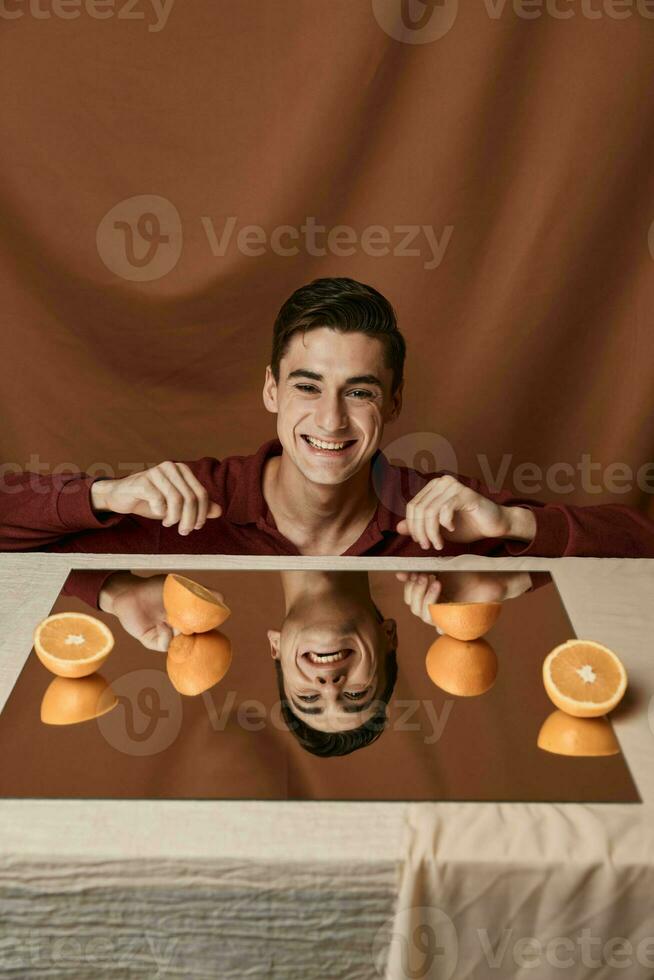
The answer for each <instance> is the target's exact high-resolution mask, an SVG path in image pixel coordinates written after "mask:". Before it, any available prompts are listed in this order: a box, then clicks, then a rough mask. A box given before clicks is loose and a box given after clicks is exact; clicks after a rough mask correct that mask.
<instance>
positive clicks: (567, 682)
mask: <svg viewBox="0 0 654 980" xmlns="http://www.w3.org/2000/svg"><path fill="white" fill-rule="evenodd" d="M543 683H544V684H545V690H546V691H547V694H548V696H549V698H550V701H552V703H553V704H554V705H555V706H556V707H557V708H560V709H561V711H565V712H566V714H569V715H574V716H575V717H576V718H599V717H600V716H601V715H605V714H607V713H608V712H609V711H612V710H613V708H615V707H616V705H618V704H619V703H620V701H621V700H622V697H623V695H624V692H625V691H626V690H627V672H626V670H625V669H624V666H623V665H622V662H621V660H620V658H619V657H618V656H617V655H616V654H615V653H613V651H612V650H609V648H608V647H605V646H602V644H601V643H595V641H594V640H568V642H567V643H562V644H561V645H560V646H558V647H555V648H554V650H552V652H551V653H548V655H547V656H546V657H545V660H544V662H543Z"/></svg>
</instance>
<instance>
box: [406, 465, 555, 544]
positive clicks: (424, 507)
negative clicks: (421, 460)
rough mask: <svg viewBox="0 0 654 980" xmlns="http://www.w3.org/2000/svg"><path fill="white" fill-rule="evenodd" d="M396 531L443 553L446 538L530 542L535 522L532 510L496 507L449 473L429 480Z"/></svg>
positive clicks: (451, 539)
mask: <svg viewBox="0 0 654 980" xmlns="http://www.w3.org/2000/svg"><path fill="white" fill-rule="evenodd" d="M396 531H397V533H398V534H406V535H408V536H409V537H411V538H413V540H414V541H415V542H416V543H417V544H419V545H420V546H421V547H422V548H425V549H427V548H429V547H430V546H433V547H434V548H437V549H438V550H440V549H441V548H442V547H443V544H444V539H445V538H446V539H447V540H450V541H461V542H469V541H479V540H480V539H481V538H514V539H516V540H521V541H531V540H532V539H533V537H534V535H535V533H536V519H535V517H534V515H533V513H532V512H531V510H529V509H527V508H525V507H504V506H502V505H501V504H496V503H495V502H494V501H493V500H490V499H489V498H488V497H484V496H483V495H482V494H480V493H477V491H476V490H473V489H472V488H471V487H466V486H465V485H464V484H463V483H460V482H459V480H457V479H456V477H454V476H451V475H449V474H448V475H445V476H438V477H436V478H435V479H433V480H430V481H429V483H427V484H425V486H424V487H423V488H422V490H421V491H420V492H419V493H418V494H416V496H415V497H414V498H413V500H410V501H409V503H408V504H407V507H406V517H405V518H404V520H401V521H400V522H399V524H398V525H397V528H396ZM446 531H447V533H445V532H446Z"/></svg>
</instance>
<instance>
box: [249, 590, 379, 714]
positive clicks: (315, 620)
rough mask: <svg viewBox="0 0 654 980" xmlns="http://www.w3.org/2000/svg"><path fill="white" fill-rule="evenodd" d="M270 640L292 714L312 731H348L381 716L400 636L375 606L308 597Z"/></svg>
mask: <svg viewBox="0 0 654 980" xmlns="http://www.w3.org/2000/svg"><path fill="white" fill-rule="evenodd" d="M268 639H269V641H270V647H271V653H272V656H273V658H274V659H275V660H278V661H279V663H280V666H281V669H282V674H283V677H284V690H285V692H286V696H287V697H288V699H289V701H290V702H291V707H292V709H293V712H294V713H295V714H296V715H297V716H298V717H299V718H303V719H304V721H306V723H307V724H308V725H311V727H312V728H317V729H319V730H320V731H323V732H345V731H349V730H350V729H353V728H359V727H360V726H361V725H363V724H365V722H367V721H369V720H370V719H371V718H372V717H373V716H374V715H375V714H376V713H377V711H378V709H379V704H378V703H377V700H378V698H379V696H380V694H381V692H382V691H383V689H384V686H385V684H386V669H385V665H386V658H387V655H388V653H389V651H390V650H394V649H395V648H396V645H397V637H396V627H395V622H394V620H392V619H385V620H384V621H383V622H380V621H379V619H378V618H377V616H376V613H375V609H374V606H373V605H372V603H371V602H368V603H362V602H361V601H359V600H357V599H356V598H354V597H351V596H348V595H342V596H336V595H334V596H326V597H325V598H323V599H320V601H318V602H316V601H315V600H314V599H313V598H312V597H309V598H308V599H307V601H306V602H305V603H298V604H296V605H295V606H294V607H293V609H292V610H291V611H290V612H289V614H288V615H287V617H286V619H285V620H284V623H283V625H282V629H281V631H279V630H269V631H268Z"/></svg>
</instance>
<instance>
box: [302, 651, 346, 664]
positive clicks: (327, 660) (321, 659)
mask: <svg viewBox="0 0 654 980" xmlns="http://www.w3.org/2000/svg"><path fill="white" fill-rule="evenodd" d="M307 656H308V657H309V660H310V661H311V663H312V664H335V663H339V662H340V661H341V660H345V653H344V652H341V651H339V652H338V653H330V654H329V655H328V656H325V655H324V654H323V655H322V656H320V654H317V653H314V652H313V650H309V652H308V654H307Z"/></svg>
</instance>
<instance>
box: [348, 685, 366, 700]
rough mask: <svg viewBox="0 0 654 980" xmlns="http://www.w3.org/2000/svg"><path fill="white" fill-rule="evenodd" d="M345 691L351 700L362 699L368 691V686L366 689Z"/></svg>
mask: <svg viewBox="0 0 654 980" xmlns="http://www.w3.org/2000/svg"><path fill="white" fill-rule="evenodd" d="M343 693H344V695H345V697H346V698H349V699H350V701H361V700H362V699H363V698H365V696H366V694H367V693H368V688H366V689H365V691H344V692H343Z"/></svg>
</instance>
